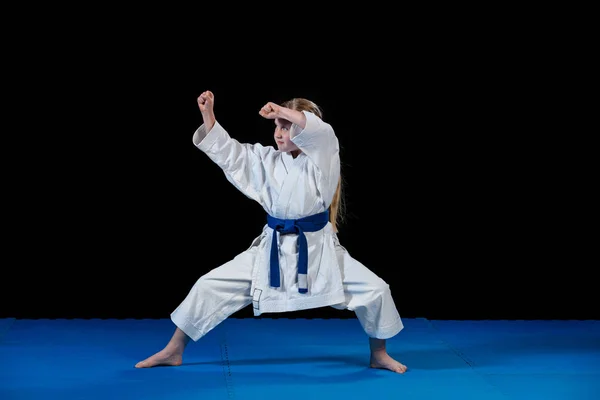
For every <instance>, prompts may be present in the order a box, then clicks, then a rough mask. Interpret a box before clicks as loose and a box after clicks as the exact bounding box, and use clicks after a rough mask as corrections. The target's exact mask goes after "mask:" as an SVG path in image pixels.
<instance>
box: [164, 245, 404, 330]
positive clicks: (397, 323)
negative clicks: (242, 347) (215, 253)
mask: <svg viewBox="0 0 600 400" xmlns="http://www.w3.org/2000/svg"><path fill="white" fill-rule="evenodd" d="M257 249H258V248H257V247H252V248H250V249H248V250H247V251H245V252H243V253H240V254H239V255H238V256H236V257H235V258H234V259H233V260H231V261H229V262H227V263H225V264H223V265H222V266H220V267H217V268H215V269H213V270H211V271H210V272H208V273H206V274H205V275H203V276H202V277H200V278H199V279H198V280H197V281H196V283H195V284H194V286H193V287H192V288H191V289H190V291H189V293H188V295H187V296H186V298H185V299H184V300H183V302H182V303H181V304H180V305H179V306H178V307H177V308H176V309H175V311H173V313H171V320H172V321H173V323H174V324H175V325H176V326H177V327H179V329H181V330H182V331H183V332H185V333H186V335H188V336H189V337H190V338H191V339H192V340H194V341H198V340H199V339H200V338H201V337H202V336H204V335H206V334H207V333H208V332H210V330H212V329H213V328H214V327H216V326H217V325H218V324H220V323H221V322H223V321H224V320H225V319H226V318H227V317H229V316H230V315H231V314H233V313H235V312H237V311H239V310H241V309H242V308H244V307H246V306H248V305H250V304H251V303H252V296H251V293H250V288H251V280H252V264H253V261H254V257H255V255H256V252H257ZM337 257H338V263H339V265H340V266H341V268H342V279H343V285H344V292H345V294H346V300H345V302H344V303H342V304H335V305H332V306H331V307H333V308H336V309H339V310H344V309H347V310H350V311H354V312H355V314H356V316H357V319H358V320H359V322H360V324H361V325H362V327H363V329H364V331H365V333H366V334H367V335H368V336H369V337H372V338H377V339H389V338H391V337H393V336H395V335H396V334H398V333H399V332H400V331H401V330H402V329H403V328H404V325H403V324H402V320H401V318H400V315H399V313H398V311H397V309H396V306H395V304H394V300H393V298H392V295H391V292H390V288H389V285H388V284H387V283H386V282H385V281H383V280H382V279H381V278H379V277H378V276H377V275H376V274H374V273H373V272H372V271H370V270H369V269H368V268H366V267H365V266H364V265H363V264H361V263H360V262H359V261H357V260H355V259H354V258H352V257H351V256H350V254H349V253H348V252H347V251H346V249H344V248H343V247H342V246H340V245H339V244H338V245H337Z"/></svg>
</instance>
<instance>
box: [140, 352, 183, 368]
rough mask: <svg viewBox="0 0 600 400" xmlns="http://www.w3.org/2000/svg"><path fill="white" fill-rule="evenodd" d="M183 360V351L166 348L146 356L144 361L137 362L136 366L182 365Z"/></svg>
mask: <svg viewBox="0 0 600 400" xmlns="http://www.w3.org/2000/svg"><path fill="white" fill-rule="evenodd" d="M182 360H183V356H182V354H181V353H179V352H176V351H172V350H168V349H166V348H165V349H163V350H161V351H159V352H158V353H156V354H154V355H153V356H151V357H148V358H146V359H145V360H144V361H140V362H139V363H137V364H135V367H136V368H152V367H157V366H159V365H167V366H178V365H181V362H182Z"/></svg>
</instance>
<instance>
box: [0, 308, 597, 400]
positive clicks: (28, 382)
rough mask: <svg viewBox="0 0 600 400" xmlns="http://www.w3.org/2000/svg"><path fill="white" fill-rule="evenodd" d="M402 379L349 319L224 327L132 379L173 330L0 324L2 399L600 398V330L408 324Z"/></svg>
mask: <svg viewBox="0 0 600 400" xmlns="http://www.w3.org/2000/svg"><path fill="white" fill-rule="evenodd" d="M404 325H405V329H404V330H403V331H402V332H401V333H400V334H399V335H398V336H397V337H395V338H393V339H391V340H389V341H388V346H387V347H388V352H389V353H390V355H392V356H393V357H395V358H396V359H398V360H399V361H401V362H402V363H404V364H406V365H407V366H408V367H409V371H408V372H407V373H406V374H403V375H401V374H394V373H392V372H390V371H386V370H375V369H371V368H369V367H368V362H369V348H368V339H367V338H366V336H365V335H364V333H363V331H362V328H361V327H360V324H359V323H358V321H357V320H355V319H269V318H256V319H253V318H249V319H235V318H231V319H228V320H226V321H225V322H223V323H222V324H221V325H219V326H217V328H216V329H214V330H213V331H212V332H210V333H209V334H208V335H207V336H206V337H204V338H202V339H201V340H200V341H198V342H196V343H194V342H190V344H189V345H188V348H187V349H186V353H185V354H184V360H183V365H182V366H180V367H157V368H150V369H135V368H134V365H135V363H136V362H138V361H140V360H142V359H144V358H146V357H148V356H149V355H151V354H153V353H154V352H156V351H158V350H160V349H162V348H163V347H164V345H165V344H166V342H167V341H168V339H169V338H170V337H171V335H172V333H173V331H174V326H173V324H172V323H171V321H170V320H167V319H164V320H110V319H107V320H99V319H92V320H64V319H63V320H60V319H57V320H42V319H40V320H19V319H17V320H15V319H0V359H1V360H2V361H3V362H2V363H0V399H2V400H9V399H10V400H12V399H40V400H41V399H44V400H46V399H64V400H69V399H104V400H108V399H111V400H112V399H144V400H153V399H172V400H178V399H198V398H202V399H235V398H240V399H241V398H244V399H255V398H256V399H258V398H263V397H264V395H265V393H267V394H269V396H273V395H276V396H282V397H285V398H286V399H303V400H306V399H334V398H336V399H337V398H340V399H344V400H347V399H361V400H364V399H365V398H367V399H437V400H445V399H461V400H467V399H538V398H539V399H544V400H558V399H564V400H567V399H568V400H587V399H599V398H600V396H599V394H600V323H599V322H598V321H437V320H434V321H430V320H426V319H420V318H417V319H404Z"/></svg>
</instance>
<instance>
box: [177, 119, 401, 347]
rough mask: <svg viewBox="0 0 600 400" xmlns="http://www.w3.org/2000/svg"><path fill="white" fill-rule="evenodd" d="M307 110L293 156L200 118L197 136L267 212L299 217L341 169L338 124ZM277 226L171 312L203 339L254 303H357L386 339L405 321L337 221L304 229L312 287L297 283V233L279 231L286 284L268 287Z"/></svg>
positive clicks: (322, 197) (260, 309)
mask: <svg viewBox="0 0 600 400" xmlns="http://www.w3.org/2000/svg"><path fill="white" fill-rule="evenodd" d="M304 114H305V115H306V126H305V128H304V129H302V128H300V127H299V126H297V125H295V124H293V125H292V127H291V130H290V138H291V140H292V142H294V143H295V144H296V145H297V146H298V148H300V149H301V150H302V152H301V153H300V154H299V155H298V157H296V158H295V159H294V158H293V157H292V156H291V155H290V154H288V153H283V152H281V151H279V150H277V149H275V148H274V147H272V146H263V145H261V144H258V143H257V144H247V143H240V142H238V141H237V140H235V139H233V138H231V137H230V136H229V134H228V133H227V132H226V131H225V129H223V127H222V126H221V125H220V124H219V123H218V122H216V123H215V125H214V127H213V128H212V129H211V131H210V132H206V130H205V127H204V125H202V126H200V127H199V128H198V129H197V130H196V132H194V135H193V143H194V145H195V146H196V147H197V148H198V149H200V150H202V151H203V152H204V153H205V154H207V155H208V157H210V159H211V160H212V161H213V162H215V163H216V164H217V165H218V166H219V167H221V169H222V170H223V172H224V173H225V176H226V177H227V179H228V180H229V181H230V182H231V183H232V184H233V185H234V186H235V187H236V188H238V189H239V190H240V191H241V192H242V193H244V194H245V195H246V196H247V197H249V198H250V199H253V200H255V201H257V202H258V203H259V204H260V205H261V206H262V207H263V209H264V210H265V212H266V213H268V214H270V215H271V216H273V217H276V218H281V219H299V218H302V217H306V216H309V215H313V214H317V213H320V212H323V211H325V210H327V209H328V207H329V205H330V204H331V202H332V199H333V196H334V193H335V190H336V187H337V183H338V179H339V177H340V158H339V143H338V139H337V137H336V136H335V133H334V130H333V128H332V127H331V125H329V124H328V123H326V122H324V121H323V120H321V119H320V118H319V117H318V116H316V115H315V114H312V113H310V112H306V111H305V112H304ZM265 220H266V216H265ZM273 233H274V230H273V229H271V228H270V227H268V225H267V224H265V225H264V227H263V230H262V233H261V235H260V236H258V237H257V238H255V239H254V241H253V242H252V244H251V246H250V247H249V248H248V249H247V250H246V251H243V252H242V253H240V254H239V255H238V256H236V257H235V258H234V259H233V260H230V261H229V262H227V263H225V264H224V265H222V266H220V267H217V268H215V269H213V270H211V271H210V272H208V273H207V274H205V275H204V276H202V277H200V278H199V279H198V281H197V282H196V283H195V285H194V286H193V287H192V289H191V290H190V292H189V293H188V295H187V296H186V298H185V299H184V300H183V302H182V303H181V304H180V305H179V306H178V307H177V309H176V310H175V311H173V313H172V314H171V319H172V321H173V323H174V324H175V325H176V326H178V327H179V328H180V329H181V330H182V331H184V332H185V333H186V334H187V335H188V336H190V337H191V338H192V339H193V340H194V341H197V340H198V339H200V338H201V337H202V336H204V335H205V334H206V333H208V332H209V331H210V330H211V329H213V328H214V327H215V326H216V325H218V324H219V323H220V322H222V321H223V320H225V319H226V318H227V317H228V316H230V315H231V314H233V313H234V312H236V311H238V310H240V309H242V308H243V307H246V306H248V305H250V304H252V306H253V309H254V315H255V316H258V315H260V314H261V313H268V312H285V311H294V310H303V309H309V308H317V307H323V306H332V307H334V308H337V309H348V310H351V311H354V312H355V313H356V316H357V318H358V320H359V321H360V323H361V325H362V327H363V328H364V330H365V332H366V333H367V335H369V336H370V337H374V338H379V339H387V338H390V337H392V336H394V335H396V334H397V333H398V332H400V331H401V330H402V329H403V324H402V320H401V318H400V315H399V313H398V311H397V309H396V307H395V304H394V301H393V299H392V296H391V293H390V289H389V286H388V284H387V283H386V282H384V281H383V280H382V279H381V278H379V277H378V276H376V275H375V274H374V273H373V272H371V271H370V270H369V269H367V268H366V267H365V266H364V265H363V264H361V263H360V262H358V261H357V260H355V259H353V258H352V257H351V256H350V254H349V253H348V252H347V251H346V249H345V248H344V247H342V246H341V245H340V243H339V241H338V238H337V235H336V234H335V232H334V231H333V226H332V225H331V223H327V225H326V226H325V228H323V229H322V230H319V231H317V232H305V235H306V239H307V242H308V276H307V280H308V293H299V291H298V280H297V273H298V270H297V262H298V249H297V238H298V235H297V234H286V235H281V234H279V233H277V234H278V236H279V238H278V243H279V263H280V275H281V286H280V287H279V288H274V287H270V285H269V270H270V249H271V240H272V235H273Z"/></svg>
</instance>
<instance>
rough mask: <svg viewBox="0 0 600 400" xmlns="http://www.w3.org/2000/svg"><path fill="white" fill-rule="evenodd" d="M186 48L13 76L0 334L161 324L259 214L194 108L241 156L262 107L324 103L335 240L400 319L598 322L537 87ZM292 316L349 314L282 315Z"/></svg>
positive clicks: (106, 55)
mask: <svg viewBox="0 0 600 400" xmlns="http://www.w3.org/2000/svg"><path fill="white" fill-rule="evenodd" d="M111 43H112V42H111ZM199 48H200V50H201V51H198V52H196V51H193V52H185V51H184V52H182V51H181V50H178V49H176V48H175V47H170V46H169V44H168V43H158V44H157V45H156V47H154V46H149V45H141V44H140V43H135V42H134V41H129V42H128V41H122V42H119V45H118V46H114V47H112V48H103V47H102V43H101V42H98V43H94V45H93V46H92V45H89V46H88V47H87V48H86V49H81V48H77V47H75V46H72V47H71V46H69V47H68V48H67V49H66V50H65V49H63V50H61V51H60V52H57V51H53V52H49V53H48V54H47V56H46V57H43V58H40V60H41V61H40V62H39V63H29V64H27V65H26V67H25V68H24V69H22V70H21V71H19V72H20V73H19V75H18V76H19V78H18V79H17V78H15V79H14V80H13V82H12V83H13V84H14V85H16V86H17V91H16V93H18V94H17V95H15V96H14V97H12V98H11V100H12V101H11V109H7V110H6V112H7V114H11V115H10V117H12V118H13V119H14V121H15V123H13V124H12V125H11V126H10V129H9V130H8V131H9V132H10V134H7V135H6V137H5V142H4V143H5V146H3V153H4V157H3V158H4V166H5V168H4V171H5V174H4V184H3V186H4V191H3V192H4V194H3V197H4V206H3V208H4V210H5V212H4V217H3V220H4V223H3V226H4V239H3V248H4V254H5V257H3V262H2V264H3V267H2V270H3V279H2V282H3V283H2V290H3V301H2V308H1V310H0V311H1V315H0V317H16V318H167V317H168V315H169V313H170V312H171V311H172V310H173V309H174V308H175V307H176V306H177V305H178V304H179V302H180V301H181V300H183V298H184V297H185V295H186V294H187V291H188V290H189V289H190V288H191V286H192V285H193V283H194V282H195V280H196V279H197V278H198V277H200V276H201V275H202V274H203V273H206V272H207V271H209V270H210V269H212V268H215V267H217V266H219V265H221V264H223V263H224V262H226V261H228V260H229V259H231V258H232V257H234V256H235V255H236V254H238V253H239V252H240V251H243V250H244V249H246V248H247V247H248V246H249V244H250V243H251V241H252V239H253V238H254V237H255V236H256V235H257V234H258V233H259V232H260V230H261V227H262V225H263V224H264V223H265V214H264V212H263V210H262V209H261V208H260V207H259V206H258V204H255V203H253V202H252V201H251V200H249V199H247V198H246V197H244V196H243V195H242V194H241V193H239V192H237V191H236V190H235V189H234V188H233V186H231V185H230V184H229V183H228V182H227V181H226V179H225V177H224V176H223V174H222V172H221V171H220V170H219V169H218V168H217V167H216V165H214V164H213V163H212V162H211V161H210V160H209V159H208V158H207V157H206V156H205V155H204V154H202V153H201V152H200V151H199V150H197V149H196V148H195V147H194V146H193V144H192V134H193V132H194V130H195V129H196V128H197V127H198V126H199V125H200V123H201V116H200V113H199V111H198V108H197V104H196V97H197V96H198V95H199V94H200V93H201V92H202V91H204V90H212V91H213V92H214V93H215V96H216V99H215V112H216V116H217V119H218V120H219V121H220V122H221V124H222V125H223V126H224V127H225V128H226V129H227V130H228V131H229V133H230V134H231V135H232V136H233V137H235V138H237V139H239V140H241V141H247V142H261V143H263V144H272V143H273V139H272V133H273V124H272V122H271V121H266V120H263V119H262V118H261V117H260V116H259V115H258V110H259V109H260V107H261V106H262V105H264V104H265V103H266V102H268V101H274V102H281V101H283V100H287V99H288V98H291V97H307V98H310V99H312V100H313V101H315V102H316V103H318V104H319V105H321V107H322V108H323V110H324V119H325V120H327V121H328V122H330V123H331V124H332V125H333V127H334V129H335V130H336V133H337V135H338V137H339V140H340V144H341V156H342V172H343V174H344V179H345V183H346V192H345V193H346V204H347V216H346V221H345V223H344V224H343V225H342V226H341V232H340V234H339V236H340V239H341V242H342V244H343V245H344V247H346V249H348V251H349V252H350V253H351V255H352V256H353V257H354V258H356V259H358V260H359V261H361V262H362V263H363V264H365V265H366V266H367V267H369V268H370V269H371V270H373V271H374V272H375V273H377V274H378V275H379V276H381V277H382V278H383V279H385V280H386V281H387V282H388V283H389V284H390V286H391V289H392V293H393V296H394V299H395V301H396V304H397V306H398V309H399V311H400V313H401V315H402V316H404V317H426V318H440V319H471V318H472V319H497V318H501V319H529V318H541V319H547V318H550V319H582V318H598V317H599V313H598V307H597V306H596V305H595V304H597V301H596V300H594V298H595V296H594V295H595V291H596V290H597V289H596V285H595V283H594V282H595V281H594V279H593V276H594V273H593V272H594V269H596V268H597V257H596V258H593V259H590V258H589V257H587V256H585V254H586V253H587V252H588V251H589V249H591V248H592V245H594V246H596V245H597V244H596V243H594V241H593V240H592V236H591V235H588V234H587V231H585V230H583V229H582V228H580V226H579V225H578V224H580V223H582V222H583V223H584V225H585V221H586V220H588V219H589V214H588V213H589V212H590V209H589V208H588V206H589V204H588V203H589V197H588V191H589V190H590V189H591V188H592V187H593V185H590V184H589V183H588V184H583V183H582V182H584V181H585V178H584V177H583V174H582V173H583V172H585V171H582V170H577V168H576V166H575V167H574V165H573V164H572V160H573V157H572V156H573V155H572V154H570V153H569V150H568V148H567V147H566V146H565V147H561V145H560V143H558V142H557V139H556V136H555V133H556V131H555V130H554V129H555V128H556V127H555V126H553V124H552V121H551V118H552V116H551V115H547V114H544V113H543V111H542V108H543V107H542V105H543V101H541V100H540V99H542V100H543V98H544V93H545V90H547V86H545V85H542V84H541V83H540V81H539V76H540V75H538V74H537V73H538V71H536V70H534V69H528V68H527V67H524V66H523V65H520V66H519V67H516V66H515V64H514V62H512V61H508V60H507V59H504V60H502V59H496V58H494V57H493V56H492V55H491V53H485V52H479V53H478V54H477V56H475V55H474V54H473V53H472V52H471V50H472V49H471V50H469V51H466V50H465V51H462V50H460V49H458V48H456V47H452V46H446V47H444V46H440V47H438V48H436V49H433V48H432V47H424V46H423V47H419V46H416V45H415V46H414V48H411V49H407V48H405V47H402V49H403V53H402V54H404V57H400V58H393V57H387V56H386V55H385V54H382V53H379V52H375V51H374V50H368V49H363V48H360V49H357V48H354V49H355V50H350V51H343V50H339V49H338V50H336V49H337V47H335V46H333V45H332V46H331V47H330V48H329V49H327V48H326V49H324V50H325V51H323V54H324V55H321V54H319V55H318V56H317V55H313V54H311V53H310V52H309V51H308V50H307V49H306V48H305V49H304V53H301V54H290V53H281V54H280V53H279V52H276V51H271V50H270V49H265V48H260V47H257V48H248V49H247V51H248V52H249V53H244V54H242V53H241V52H240V53H238V52H233V51H232V52H231V53H227V52H225V53H226V54H218V55H217V54H215V53H214V52H211V51H210V50H211V49H210V47H208V48H204V47H202V46H199ZM221 48H223V47H221ZM92 49H93V50H92ZM190 53H193V54H190ZM248 54H250V55H248ZM486 54H487V55H486ZM258 60H260V61H261V62H260V65H258ZM543 118H546V119H545V120H544V119H543ZM7 126H8V125H7ZM580 161H581V160H580ZM235 316H238V317H250V316H251V309H250V308H248V309H244V310H242V311H240V312H239V313H238V314H236V315H235ZM273 316H274V317H278V316H281V315H277V314H274V315H268V314H267V315H265V316H264V317H265V318H269V317H273ZM300 316H302V317H305V316H306V317H315V318H319V317H347V316H351V314H349V313H347V312H341V311H338V310H333V309H329V308H324V309H317V310H309V311H302V312H295V313H289V314H287V315H285V317H300Z"/></svg>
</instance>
